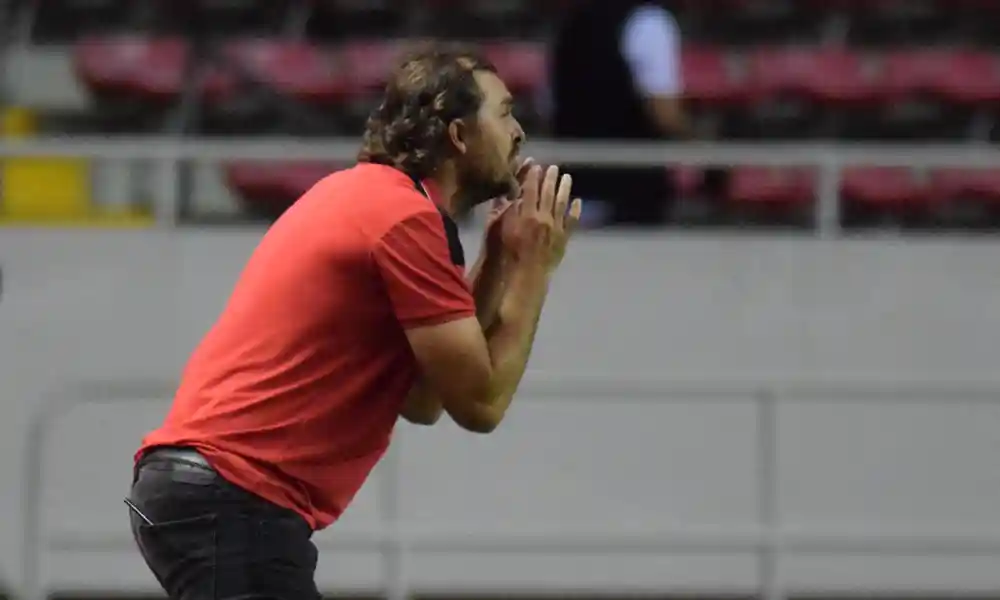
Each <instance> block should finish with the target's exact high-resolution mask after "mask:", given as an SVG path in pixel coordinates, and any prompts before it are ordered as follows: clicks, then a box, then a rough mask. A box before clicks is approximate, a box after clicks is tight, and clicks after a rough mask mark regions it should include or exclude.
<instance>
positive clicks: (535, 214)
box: [504, 166, 583, 272]
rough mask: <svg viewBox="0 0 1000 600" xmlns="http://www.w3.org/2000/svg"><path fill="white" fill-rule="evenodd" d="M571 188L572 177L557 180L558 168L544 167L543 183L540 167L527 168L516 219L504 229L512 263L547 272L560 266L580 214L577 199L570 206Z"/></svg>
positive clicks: (580, 206)
mask: <svg viewBox="0 0 1000 600" xmlns="http://www.w3.org/2000/svg"><path fill="white" fill-rule="evenodd" d="M572 188H573V179H572V177H570V176H569V175H568V174H563V175H562V176H560V174H559V168H558V167H556V166H550V167H548V168H547V169H546V170H545V175H544V179H543V178H542V168H541V167H539V166H532V167H531V169H530V170H529V171H528V174H527V176H526V177H525V178H524V182H523V185H522V195H521V198H520V200H518V202H517V207H516V209H517V212H516V218H514V219H512V221H511V222H510V227H509V228H508V227H505V228H504V242H505V245H506V246H507V247H508V248H509V249H510V250H511V252H512V253H513V254H514V256H515V258H516V260H518V261H527V262H531V263H534V264H539V265H544V267H545V268H546V269H547V270H548V271H549V272H552V271H554V270H555V269H556V268H557V267H558V266H559V265H560V264H561V263H562V259H563V257H564V256H565V254H566V245H567V244H568V242H569V239H570V237H571V236H572V235H573V232H574V231H576V228H577V225H578V224H579V222H580V215H581V213H582V210H583V204H582V202H581V201H580V199H579V198H577V199H575V200H573V201H572V203H570V193H571V192H572ZM514 216H515V215H508V218H510V217H514Z"/></svg>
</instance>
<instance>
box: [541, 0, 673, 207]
mask: <svg viewBox="0 0 1000 600" xmlns="http://www.w3.org/2000/svg"><path fill="white" fill-rule="evenodd" d="M550 66H551V69H552V74H551V82H552V89H551V93H552V97H551V100H552V103H553V106H552V117H553V118H552V128H553V135H554V136H555V137H556V138H557V139H561V140H587V141H600V140H606V141H611V140H614V141H620V140H626V141H628V140H631V141H650V140H664V139H677V138H688V137H690V136H691V127H690V124H689V122H688V120H687V117H686V115H685V112H684V110H683V107H682V104H681V100H682V98H681V95H682V81H681V68H680V33H679V30H678V27H677V23H676V21H675V20H674V18H673V16H672V15H671V14H670V12H669V11H668V10H667V8H666V3H665V2H660V1H656V0H616V1H615V2H608V1H606V0H574V2H573V3H571V7H570V9H569V14H568V16H567V17H566V18H565V20H564V21H563V23H562V24H561V26H560V27H559V30H558V32H557V35H556V39H555V43H554V46H553V50H552V56H551V61H550ZM573 179H574V187H575V189H576V192H577V193H578V194H580V195H581V196H583V197H584V198H586V199H587V201H588V204H591V200H594V201H597V202H594V203H593V204H597V203H600V205H601V206H604V207H606V208H607V209H609V213H610V214H609V215H608V221H609V223H610V224H615V225H661V224H664V223H666V222H667V219H668V217H669V212H670V207H671V204H672V202H673V201H674V194H675V192H674V189H673V185H672V183H671V181H670V179H669V177H668V176H667V172H666V170H665V168H664V167H662V166H655V167H644V168H586V169H582V168H581V169H574V172H573ZM588 211H590V209H589V208H588Z"/></svg>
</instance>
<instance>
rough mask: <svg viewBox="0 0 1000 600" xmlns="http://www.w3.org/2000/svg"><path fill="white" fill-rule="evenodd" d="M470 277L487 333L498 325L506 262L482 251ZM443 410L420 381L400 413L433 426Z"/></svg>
mask: <svg viewBox="0 0 1000 600" xmlns="http://www.w3.org/2000/svg"><path fill="white" fill-rule="evenodd" d="M467 277H468V281H469V285H470V287H471V288H472V296H473V299H474V300H475V303H476V318H477V319H478V320H479V324H480V326H481V327H482V329H483V332H484V334H485V333H486V332H487V331H489V330H490V328H491V327H492V326H493V325H494V324H495V323H496V321H497V313H498V312H499V310H500V303H501V302H502V300H503V290H504V286H503V259H502V258H500V257H499V256H492V255H489V254H487V253H485V252H482V253H480V255H479V259H478V260H476V262H475V264H474V265H473V266H472V268H471V269H469V273H468V276H467ZM443 410H444V408H443V405H442V403H441V399H440V398H438V397H437V396H436V395H435V394H433V393H431V391H430V390H428V389H427V387H426V386H424V385H423V382H422V380H420V379H418V380H417V382H416V383H415V384H414V385H413V387H412V388H411V389H410V393H409V395H408V396H407V398H406V401H405V403H404V404H403V411H402V413H401V414H402V416H403V418H404V419H406V420H407V421H409V422H411V423H414V424H416V425H433V424H434V423H436V422H437V420H438V418H439V417H440V416H441V413H442V412H443Z"/></svg>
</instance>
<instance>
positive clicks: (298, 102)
mask: <svg viewBox="0 0 1000 600" xmlns="http://www.w3.org/2000/svg"><path fill="white" fill-rule="evenodd" d="M220 58H221V59H224V62H221V61H220V60H219V59H220ZM243 76H246V77H248V78H249V79H245V78H244V77H243ZM345 88H346V85H345V82H344V76H343V73H342V71H341V70H340V68H339V65H338V63H337V61H336V58H335V56H334V55H333V54H332V53H331V52H328V51H326V50H325V49H323V48H320V47H317V46H313V45H311V44H309V43H306V42H301V41H289V40H280V39H265V38H252V39H240V40H232V41H230V42H228V43H226V44H224V45H223V46H222V48H221V51H220V52H219V53H218V55H217V56H216V57H214V59H213V60H212V62H211V67H210V69H209V75H208V77H207V78H206V80H205V84H204V90H203V92H204V97H205V100H206V102H207V109H208V110H207V112H208V114H209V119H210V120H211V123H212V125H213V126H214V125H218V126H219V127H222V128H224V129H226V130H227V131H234V130H236V131H238V130H240V128H246V129H249V130H251V131H254V130H259V129H261V128H265V129H266V128H267V127H272V128H275V127H279V126H281V127H290V128H291V130H292V132H294V133H300V134H301V133H316V134H319V133H322V132H330V133H332V132H335V131H337V129H338V127H339V124H338V123H337V121H336V119H334V118H333V115H334V114H335V113H334V111H331V110H329V107H331V106H334V105H336V104H337V103H338V102H341V101H342V99H343V98H344V96H345V93H346V92H345Z"/></svg>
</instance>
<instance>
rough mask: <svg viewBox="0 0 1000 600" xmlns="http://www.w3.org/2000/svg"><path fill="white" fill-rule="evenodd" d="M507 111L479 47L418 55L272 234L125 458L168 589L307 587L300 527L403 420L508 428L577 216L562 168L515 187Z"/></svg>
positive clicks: (221, 593) (211, 594)
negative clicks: (468, 254)
mask: <svg viewBox="0 0 1000 600" xmlns="http://www.w3.org/2000/svg"><path fill="white" fill-rule="evenodd" d="M511 104H512V101H511V97H510V94H509V93H508V91H507V89H506V87H505V86H504V84H503V82H502V81H501V80H500V79H499V78H498V77H497V75H496V73H495V71H494V69H493V67H492V65H490V64H488V63H487V62H486V61H484V60H483V59H482V58H480V57H478V56H477V55H475V54H473V53H470V52H467V51H464V50H452V49H447V48H431V49H430V50H426V51H423V52H421V53H418V54H416V55H415V56H413V57H412V58H410V59H408V60H407V61H405V62H404V63H403V64H402V65H401V66H400V68H399V69H398V70H397V71H396V72H395V73H394V75H393V77H392V79H391V82H390V83H389V85H388V86H387V88H386V92H385V97H384V99H383V101H382V103H381V105H380V106H379V107H378V108H377V109H376V110H375V111H374V112H373V114H372V117H371V118H370V119H369V122H368V125H367V131H366V133H365V136H364V142H363V149H362V151H361V154H360V157H359V158H360V160H359V164H358V165H356V166H355V167H353V168H350V169H347V170H345V171H340V172H338V173H335V174H333V175H330V176H329V177H327V178H326V179H324V180H323V181H321V182H319V183H318V184H317V185H316V186H315V187H314V188H313V189H312V190H310V191H309V192H307V193H306V194H305V195H304V196H303V197H302V198H301V199H300V200H299V201H298V202H297V203H296V204H295V205H293V206H292V207H291V208H290V209H289V210H288V211H287V212H286V213H285V214H284V215H283V216H282V217H281V218H280V219H279V220H278V221H277V222H276V223H275V224H274V226H273V227H271V229H270V230H269V231H268V232H267V234H266V235H265V236H264V238H263V240H262V241H261V242H260V245H259V246H258V247H257V249H256V250H255V252H254V253H253V256H252V257H251V258H250V260H249V262H248V264H247V265H246V267H245V270H244V271H243V273H242V274H241V277H240V279H239V281H238V283H237V284H236V287H235V289H234V290H233V293H232V296H231V298H230V299H229V302H228V304H227V306H226V308H225V310H224V311H223V313H222V315H221V316H220V317H219V319H218V321H217V322H216V323H215V325H214V327H212V329H211V331H209V332H208V334H207V335H206V337H205V338H204V339H203V340H202V342H201V344H200V345H199V346H198V348H197V349H196V350H195V352H194V354H193V356H192V357H191V359H190V361H189V363H188V364H187V366H186V368H185V370H184V373H183V377H182V381H181V384H180V387H179V389H178V391H177V394H176V397H175V399H174V404H173V407H172V409H171V410H170V412H169V414H168V416H167V418H166V421H165V422H164V424H163V425H162V426H161V427H160V428H159V429H157V430H155V431H153V432H152V433H150V434H149V435H148V436H147V437H146V438H145V440H144V441H143V443H142V447H141V449H140V450H139V452H138V453H137V455H136V459H137V463H136V469H135V480H134V483H133V487H132V493H131V495H130V497H129V499H128V502H129V504H130V508H131V509H132V515H131V516H132V529H133V534H134V536H135V538H136V541H137V544H138V546H139V548H140V550H141V552H142V554H143V557H144V558H145V560H146V563H147V564H148V565H149V567H150V569H151V570H152V571H153V573H154V574H155V575H156V577H157V578H158V580H159V582H160V583H161V584H162V586H163V587H164V589H165V590H166V591H167V593H168V594H169V595H170V597H171V598H175V599H181V600H227V599H236V598H239V599H241V600H252V599H263V598H269V599H273V598H281V599H283V600H292V599H295V600H298V599H309V600H314V599H315V598H318V597H319V594H318V592H317V589H316V584H315V581H314V571H315V567H316V548H315V546H314V545H313V544H312V542H311V540H310V536H311V535H312V533H313V531H315V530H318V529H322V528H324V527H326V526H328V525H330V524H331V523H333V522H334V521H336V519H337V518H338V517H339V516H340V515H341V513H342V512H343V511H344V509H345V508H346V507H347V506H348V504H349V503H350V502H351V500H352V498H353V497H354V495H355V493H356V492H357V491H358V489H359V488H360V487H361V485H362V484H363V483H364V481H365V479H366V477H367V476H368V474H369V472H370V471H371V469H372V468H373V467H374V465H375V464H376V463H377V462H378V460H379V459H380V458H381V456H382V455H383V453H384V452H385V449H386V447H387V446H388V444H389V439H390V436H391V433H392V430H393V426H394V424H395V423H396V421H397V420H398V418H399V416H400V415H402V416H403V417H405V418H407V419H408V420H410V421H413V422H416V423H423V424H432V423H434V422H435V421H436V420H437V419H438V417H439V416H440V415H441V414H442V412H446V413H448V415H449V416H450V417H451V418H452V419H453V420H454V421H455V422H456V423H458V425H460V426H461V427H463V428H465V429H467V430H470V431H474V432H482V433H487V432H490V431H492V430H493V429H495V428H496V427H497V425H499V423H500V422H501V421H502V419H503V418H504V414H505V413H506V411H507V409H508V407H509V406H510V402H511V399H512V397H513V395H514V392H515V391H516V389H517V386H518V384H519V382H520V380H521V377H522V375H523V373H524V370H525V366H526V364H527V361H528V356H529V353H530V351H531V346H532V343H533V339H534V335H535V330H536V327H537V325H538V320H539V316H540V314H541V310H542V306H543V304H544V302H545V297H546V293H547V290H548V284H549V279H550V278H551V276H552V273H553V272H554V270H555V269H556V268H557V267H558V266H559V264H560V262H561V260H562V257H563V254H564V252H565V249H566V244H567V241H568V239H569V237H570V233H571V232H572V230H573V228H574V226H575V225H576V223H577V222H578V220H579V217H580V213H581V205H580V202H579V200H576V201H574V202H573V203H572V204H570V203H569V194H570V188H571V181H570V179H569V177H568V176H567V175H562V176H560V175H559V170H558V169H557V168H555V167H549V168H548V170H547V171H546V172H545V173H544V178H543V174H542V172H541V169H540V168H539V167H537V166H529V167H528V168H527V169H523V170H521V180H520V181H519V180H518V178H517V176H516V174H517V172H518V170H519V166H520V165H519V161H518V157H517V154H518V150H519V148H520V145H521V143H522V140H523V138H524V134H523V131H522V130H521V126H520V124H519V123H518V122H517V120H515V118H514V117H513V116H512V113H511V109H512V106H511ZM498 197H508V198H519V199H518V200H517V201H516V202H515V203H514V205H513V207H511V208H506V207H503V208H501V210H499V211H497V216H496V217H495V218H494V220H493V222H492V223H491V225H490V227H489V228H488V230H487V234H486V240H485V250H484V254H483V255H482V256H481V259H480V261H479V262H478V264H477V265H476V266H475V267H474V268H473V269H472V272H471V273H470V275H471V280H472V281H471V286H470V285H469V284H467V283H466V281H465V279H464V278H463V276H462V267H463V265H464V256H463V251H462V246H461V243H460V240H459V238H458V234H457V229H456V226H455V224H454V221H453V220H452V219H453V217H454V216H455V215H458V214H460V213H462V212H463V211H467V210H469V209H470V208H471V207H472V206H474V205H477V204H479V203H481V202H484V201H486V200H488V199H493V198H498ZM508 206H510V205H508Z"/></svg>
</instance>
